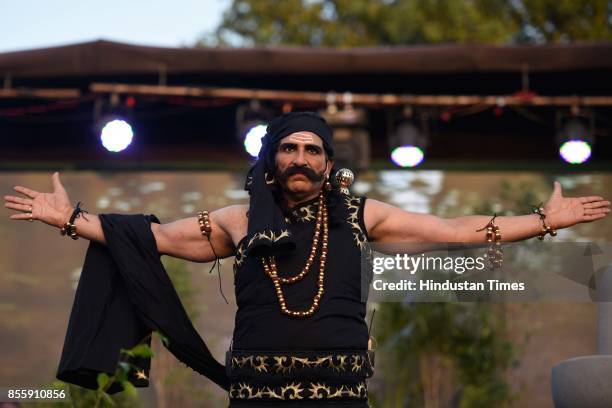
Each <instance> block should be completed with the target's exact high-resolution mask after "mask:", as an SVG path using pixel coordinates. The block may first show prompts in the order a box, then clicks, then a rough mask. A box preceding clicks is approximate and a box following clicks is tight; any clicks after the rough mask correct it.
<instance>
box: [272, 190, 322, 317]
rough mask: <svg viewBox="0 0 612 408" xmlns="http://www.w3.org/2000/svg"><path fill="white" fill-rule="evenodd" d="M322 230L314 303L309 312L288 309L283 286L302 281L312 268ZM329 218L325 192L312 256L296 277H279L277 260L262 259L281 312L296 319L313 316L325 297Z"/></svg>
mask: <svg viewBox="0 0 612 408" xmlns="http://www.w3.org/2000/svg"><path fill="white" fill-rule="evenodd" d="M321 230H323V237H322V239H321V257H320V258H319V278H318V281H317V286H318V288H317V293H316V294H315V296H314V299H313V301H312V305H311V306H310V308H308V309H307V310H289V309H288V308H287V304H286V302H285V296H284V295H283V289H282V288H281V284H291V283H295V282H298V281H300V280H302V279H303V278H304V277H305V276H306V274H307V273H308V271H310V268H311V266H312V263H313V262H314V257H315V255H316V252H317V248H318V246H319V245H318V244H319V238H320V235H321ZM328 233H329V230H328V217H327V204H326V202H325V197H324V195H323V192H322V191H321V192H320V193H319V205H318V211H317V221H316V225H315V232H314V236H313V239H312V247H311V250H310V255H309V256H308V259H307V260H306V264H305V265H304V268H302V270H301V271H300V273H298V274H297V275H295V276H292V277H290V278H283V277H280V276H278V267H277V266H276V260H275V259H274V257H273V256H269V257H267V259H266V257H262V258H261V263H262V265H263V268H264V271H265V272H266V274H267V275H268V276H269V277H270V279H272V282H273V284H274V289H275V290H276V296H277V297H278V302H279V303H280V308H281V312H283V313H284V314H286V315H289V316H294V317H306V316H311V315H312V314H313V313H314V312H315V310H317V308H318V307H319V301H320V300H321V296H323V282H324V280H325V261H326V260H327V244H328Z"/></svg>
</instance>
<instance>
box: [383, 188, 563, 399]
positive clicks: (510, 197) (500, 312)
mask: <svg viewBox="0 0 612 408" xmlns="http://www.w3.org/2000/svg"><path fill="white" fill-rule="evenodd" d="M551 184H552V183H547V181H546V180H543V181H542V182H541V183H536V182H528V181H520V180H519V181H512V182H511V181H503V182H502V183H501V184H500V190H499V192H498V195H497V196H496V195H495V194H493V195H487V197H485V198H483V197H472V199H473V202H472V203H471V206H470V208H469V209H468V208H466V207H463V208H462V211H464V212H467V213H470V214H492V213H493V212H495V211H497V213H498V215H512V214H527V213H529V212H530V211H531V206H532V205H537V204H539V203H540V202H541V201H544V200H545V199H546V198H547V196H546V193H544V192H547V191H549V190H548V189H547V186H550V185H551ZM466 196H468V197H470V195H469V194H466ZM446 215H447V216H456V215H459V214H446ZM504 308H505V306H504V304H485V303H406V304H402V303H382V304H380V305H379V306H378V308H377V310H378V312H377V316H378V321H377V325H376V327H375V329H374V332H375V333H376V334H377V338H378V341H379V345H380V349H381V353H380V354H381V360H383V364H382V366H383V369H384V372H383V375H384V378H385V381H384V388H383V389H382V390H381V391H382V392H380V393H378V394H377V395H376V401H377V402H378V404H379V405H377V406H385V407H387V406H423V405H427V404H426V403H425V399H426V396H425V394H426V386H425V385H424V381H426V380H427V375H428V374H429V375H431V373H430V372H429V371H427V369H426V368H424V367H423V364H426V363H427V362H428V360H427V359H424V358H423V357H424V356H434V357H435V358H437V359H438V360H435V358H434V361H437V362H438V363H439V364H438V366H437V367H438V368H440V367H442V372H443V373H444V374H443V375H445V376H449V380H448V382H450V383H451V385H452V387H453V390H452V393H451V394H452V395H451V397H452V400H453V405H455V404H456V406H459V407H461V408H468V407H469V408H471V407H492V406H505V405H508V404H509V403H511V402H512V399H513V398H514V395H513V393H512V390H511V389H510V386H509V384H508V383H507V381H506V380H505V378H504V375H505V372H506V371H507V370H508V369H509V368H511V367H513V366H514V365H515V364H517V362H518V360H517V355H518V352H519V350H520V346H521V345H515V344H513V343H512V342H511V341H510V340H508V339H507V338H506V336H505V318H506V315H505V309H504ZM526 335H527V333H526ZM525 341H527V338H525ZM444 364H447V366H444ZM439 371H440V370H439ZM424 373H425V374H424Z"/></svg>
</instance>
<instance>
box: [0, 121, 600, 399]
mask: <svg viewBox="0 0 612 408" xmlns="http://www.w3.org/2000/svg"><path fill="white" fill-rule="evenodd" d="M334 174H335V170H334V162H333V149H332V131H331V129H330V128H329V126H328V125H327V124H326V123H325V121H324V120H323V119H322V118H321V117H320V116H319V115H317V114H315V113H310V112H297V113H296V112H294V113H290V114H286V115H283V116H281V117H279V118H277V119H275V120H274V121H273V122H271V123H270V125H269V126H268V130H267V134H266V136H265V138H264V139H263V146H262V150H261V151H260V154H259V159H258V161H257V163H256V164H255V165H254V166H253V168H252V169H251V170H250V172H249V175H248V176H247V183H246V185H245V188H246V189H247V190H248V191H249V193H250V203H249V205H234V206H229V207H225V208H221V209H219V210H216V211H213V212H212V213H210V218H209V223H210V235H209V239H203V231H202V230H201V228H200V225H199V223H198V218H196V217H190V218H186V219H181V220H177V221H174V222H171V223H167V224H161V225H160V224H157V223H155V222H150V229H151V231H152V233H153V236H154V239H155V245H156V249H157V251H158V252H159V254H165V255H169V256H173V257H177V258H182V259H186V260H191V261H196V262H209V261H212V260H214V259H216V258H217V257H219V258H225V257H229V256H234V255H235V256H236V260H235V265H234V271H235V286H236V301H237V304H238V311H237V315H236V325H235V330H234V336H233V342H232V350H231V351H230V353H229V354H228V359H227V365H228V367H227V369H228V373H229V378H230V384H229V393H230V401H231V406H241V405H243V404H244V405H245V406H256V405H253V404H266V403H267V402H270V403H278V402H279V401H285V402H286V403H287V404H288V405H291V406H293V405H295V406H321V405H324V404H330V405H331V404H335V403H340V402H339V401H341V403H342V404H343V405H342V406H351V407H352V406H354V407H365V406H368V405H367V392H366V383H365V379H366V378H367V377H369V376H370V375H371V374H372V371H371V370H372V367H371V361H370V359H369V356H368V354H367V352H366V351H367V347H368V330H367V325H366V324H365V321H364V318H365V303H364V302H362V301H361V296H360V290H361V286H360V285H361V281H360V253H361V250H362V249H363V245H364V244H365V243H366V242H368V241H369V242H383V243H384V242H403V243H421V242H430V243H434V242H464V243H482V242H484V241H485V236H486V233H485V232H483V231H480V232H477V230H481V229H482V227H483V226H484V225H487V223H488V222H489V220H490V217H489V216H484V215H483V216H466V217H458V218H453V219H442V218H439V217H436V216H433V215H426V214H417V213H412V212H407V211H403V210H401V209H399V208H397V207H394V206H392V205H389V204H386V203H383V202H380V201H376V200H372V199H367V200H366V199H365V198H364V197H355V196H352V195H350V194H347V192H346V191H341V190H340V189H339V186H337V185H334ZM52 179H53V186H54V191H53V192H52V193H41V192H37V191H34V190H31V189H28V188H26V187H22V186H16V187H15V190H16V191H18V192H20V193H22V194H24V195H25V198H24V197H15V196H5V201H6V202H5V206H6V207H7V208H10V209H13V210H17V211H20V212H21V213H19V214H13V215H11V216H10V218H12V219H15V220H28V219H36V220H41V221H43V222H45V223H47V224H49V225H53V226H56V227H62V226H64V224H65V223H66V221H67V220H68V219H69V218H70V217H71V215H72V214H73V208H72V206H71V201H70V199H69V198H68V194H67V193H66V191H65V189H64V188H63V186H62V184H61V182H60V179H59V174H58V173H54V174H53V176H52ZM609 206H610V202H609V201H606V200H604V199H603V198H602V197H598V196H588V197H579V198H567V197H563V196H562V194H561V187H560V185H559V183H558V182H555V186H554V190H553V193H552V195H551V196H550V199H549V200H548V201H547V202H546V203H545V205H544V207H543V211H542V214H543V215H544V214H545V223H546V225H547V226H548V227H550V228H551V229H550V230H549V231H552V229H560V228H566V227H570V226H572V225H575V224H577V223H581V222H590V221H594V220H599V219H602V218H604V217H605V216H606V215H607V214H608V213H609V212H610V208H609ZM101 217H102V219H101ZM104 222H106V223H107V224H106V227H105V225H103V224H104ZM495 223H496V224H495V225H496V228H498V229H499V232H500V233H501V234H502V235H503V241H516V240H521V239H526V238H530V237H534V236H536V235H538V234H539V233H541V231H542V227H543V223H542V216H541V215H538V214H530V215H522V216H512V217H496V218H495ZM74 224H75V225H76V231H77V233H78V235H79V236H81V237H84V238H86V239H89V240H92V241H95V242H98V243H101V244H105V243H106V238H108V237H109V235H108V234H109V233H111V230H112V228H110V227H109V226H108V222H107V221H104V216H95V215H93V214H87V216H86V219H85V217H79V218H76V220H75V221H74ZM115 225H117V224H115ZM77 295H78V293H77ZM170 342H171V343H172V339H171V340H170ZM217 383H220V382H219V381H217ZM313 402H316V404H314V403H313ZM308 404H311V405H308Z"/></svg>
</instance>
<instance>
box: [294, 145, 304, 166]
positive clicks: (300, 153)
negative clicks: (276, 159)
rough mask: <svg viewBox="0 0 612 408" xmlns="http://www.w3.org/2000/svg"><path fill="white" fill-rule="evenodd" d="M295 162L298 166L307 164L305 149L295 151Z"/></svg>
mask: <svg viewBox="0 0 612 408" xmlns="http://www.w3.org/2000/svg"><path fill="white" fill-rule="evenodd" d="M293 164H294V165H296V166H305V165H306V156H305V155H304V149H297V150H296V152H295V158H294V159H293Z"/></svg>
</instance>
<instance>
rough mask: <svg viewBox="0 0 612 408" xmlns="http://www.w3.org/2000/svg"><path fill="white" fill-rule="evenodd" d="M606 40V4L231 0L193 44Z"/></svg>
mask: <svg viewBox="0 0 612 408" xmlns="http://www.w3.org/2000/svg"><path fill="white" fill-rule="evenodd" d="M605 39H612V2H610V1H609V0H283V1H275V0H233V1H232V3H231V4H230V6H229V7H228V9H227V10H226V11H225V12H224V15H223V19H222V21H221V23H220V24H219V26H218V27H217V29H216V31H215V32H214V33H210V34H208V35H207V36H205V37H204V38H202V39H201V41H200V42H199V43H198V44H199V45H208V46H210V45H232V44H238V45H247V46H250V45H305V46H329V47H356V46H383V45H409V44H428V43H492V44H504V43H512V42H526V43H538V42H559V41H573V40H605Z"/></svg>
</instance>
